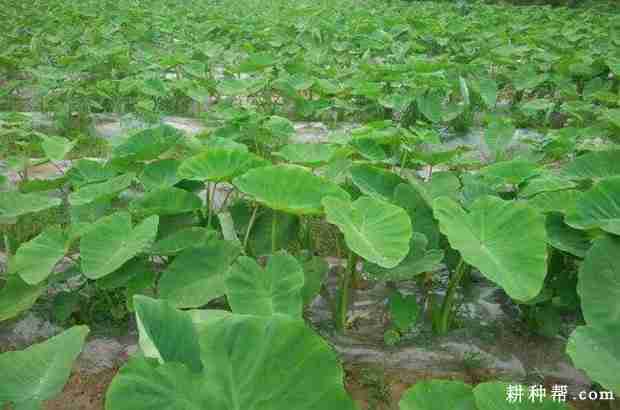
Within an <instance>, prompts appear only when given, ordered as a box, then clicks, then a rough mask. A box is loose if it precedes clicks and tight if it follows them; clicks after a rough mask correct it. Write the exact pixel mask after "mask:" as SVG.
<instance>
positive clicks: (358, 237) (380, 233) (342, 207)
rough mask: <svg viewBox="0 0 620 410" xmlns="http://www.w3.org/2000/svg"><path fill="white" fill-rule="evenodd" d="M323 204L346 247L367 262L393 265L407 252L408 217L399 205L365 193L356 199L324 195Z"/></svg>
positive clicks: (409, 222)
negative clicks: (348, 199) (341, 235)
mask: <svg viewBox="0 0 620 410" xmlns="http://www.w3.org/2000/svg"><path fill="white" fill-rule="evenodd" d="M323 205H324V206H325V213H326V214H327V221H328V222H329V223H331V224H334V225H336V226H337V227H338V228H339V229H340V230H341V231H342V233H344V238H345V241H346V243H347V246H348V247H349V248H350V249H351V250H352V251H353V252H355V253H357V254H358V255H360V256H361V257H363V258H364V259H366V260H368V261H369V262H373V263H376V264H377V265H379V266H381V267H383V268H393V267H395V266H397V265H398V264H399V263H400V262H401V261H402V260H403V259H404V258H405V257H406V256H407V254H408V253H409V241H410V239H411V235H412V230H411V219H410V218H409V215H407V212H405V210H404V209H402V208H401V207H399V206H396V205H392V204H390V203H387V202H384V201H381V200H378V199H375V198H371V197H364V196H363V197H360V198H359V199H357V200H356V201H355V202H349V201H347V200H342V199H339V198H335V197H327V198H325V199H323Z"/></svg>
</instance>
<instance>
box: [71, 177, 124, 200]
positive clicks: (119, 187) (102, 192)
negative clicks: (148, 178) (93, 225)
mask: <svg viewBox="0 0 620 410" xmlns="http://www.w3.org/2000/svg"><path fill="white" fill-rule="evenodd" d="M135 177H136V175H135V174H133V173H129V174H124V175H119V176H117V177H114V178H111V179H109V180H107V181H105V182H100V183H96V184H90V185H85V186H83V187H81V188H80V189H78V190H77V191H75V192H72V193H71V194H70V195H69V203H70V204H71V205H72V206H79V205H86V204H88V203H90V202H93V201H96V200H98V199H104V198H111V197H114V196H116V195H117V194H118V193H119V192H122V191H124V190H126V189H127V188H129V186H130V185H131V182H132V181H133V179H134V178H135Z"/></svg>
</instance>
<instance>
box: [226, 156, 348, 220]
mask: <svg viewBox="0 0 620 410" xmlns="http://www.w3.org/2000/svg"><path fill="white" fill-rule="evenodd" d="M233 183H234V184H235V186H236V187H237V188H238V189H239V190H240V191H241V192H243V193H244V194H246V195H250V196H252V197H253V198H254V199H255V200H257V201H258V202H260V203H263V204H265V205H266V206H268V207H270V208H272V209H275V210H278V211H284V212H289V213H293V214H299V215H304V214H321V213H322V212H323V206H322V204H321V200H322V199H323V198H325V197H327V196H331V197H336V198H340V199H349V194H348V193H347V192H346V191H344V190H343V189H342V188H340V187H339V186H338V185H336V184H334V183H332V182H330V181H328V180H326V179H324V178H321V177H318V176H316V175H314V174H312V173H311V172H310V171H308V170H306V169H305V168H302V167H299V166H296V165H275V166H268V167H262V168H255V169H252V170H250V171H248V172H247V173H246V174H244V175H242V176H240V177H237V178H235V179H234V181H233Z"/></svg>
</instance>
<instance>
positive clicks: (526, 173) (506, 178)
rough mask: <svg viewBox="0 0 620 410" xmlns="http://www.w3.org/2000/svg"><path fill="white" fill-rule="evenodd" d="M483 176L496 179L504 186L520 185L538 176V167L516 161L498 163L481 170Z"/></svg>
mask: <svg viewBox="0 0 620 410" xmlns="http://www.w3.org/2000/svg"><path fill="white" fill-rule="evenodd" d="M480 172H481V173H482V175H483V176H485V177H487V178H491V179H492V180H493V179H495V180H497V181H498V182H501V183H504V184H511V185H518V184H520V183H521V182H523V181H525V180H527V179H529V178H531V177H533V176H535V175H537V174H538V173H539V170H538V167H537V165H536V164H535V163H533V162H529V161H525V160H521V159H515V160H511V161H502V162H496V163H495V164H492V165H488V166H486V167H484V168H482V169H481V170H480Z"/></svg>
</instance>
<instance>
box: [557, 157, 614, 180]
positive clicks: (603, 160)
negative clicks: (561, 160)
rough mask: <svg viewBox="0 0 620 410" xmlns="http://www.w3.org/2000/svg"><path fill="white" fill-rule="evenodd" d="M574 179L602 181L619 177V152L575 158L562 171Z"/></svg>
mask: <svg viewBox="0 0 620 410" xmlns="http://www.w3.org/2000/svg"><path fill="white" fill-rule="evenodd" d="M563 173H564V175H566V176H568V177H570V178H574V179H594V180H597V179H602V178H608V177H612V176H616V175H620V150H610V151H596V152H590V153H588V154H585V155H581V156H579V157H577V158H576V159H575V160H574V161H571V162H569V163H568V164H567V165H566V166H565V167H564V169H563Z"/></svg>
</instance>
